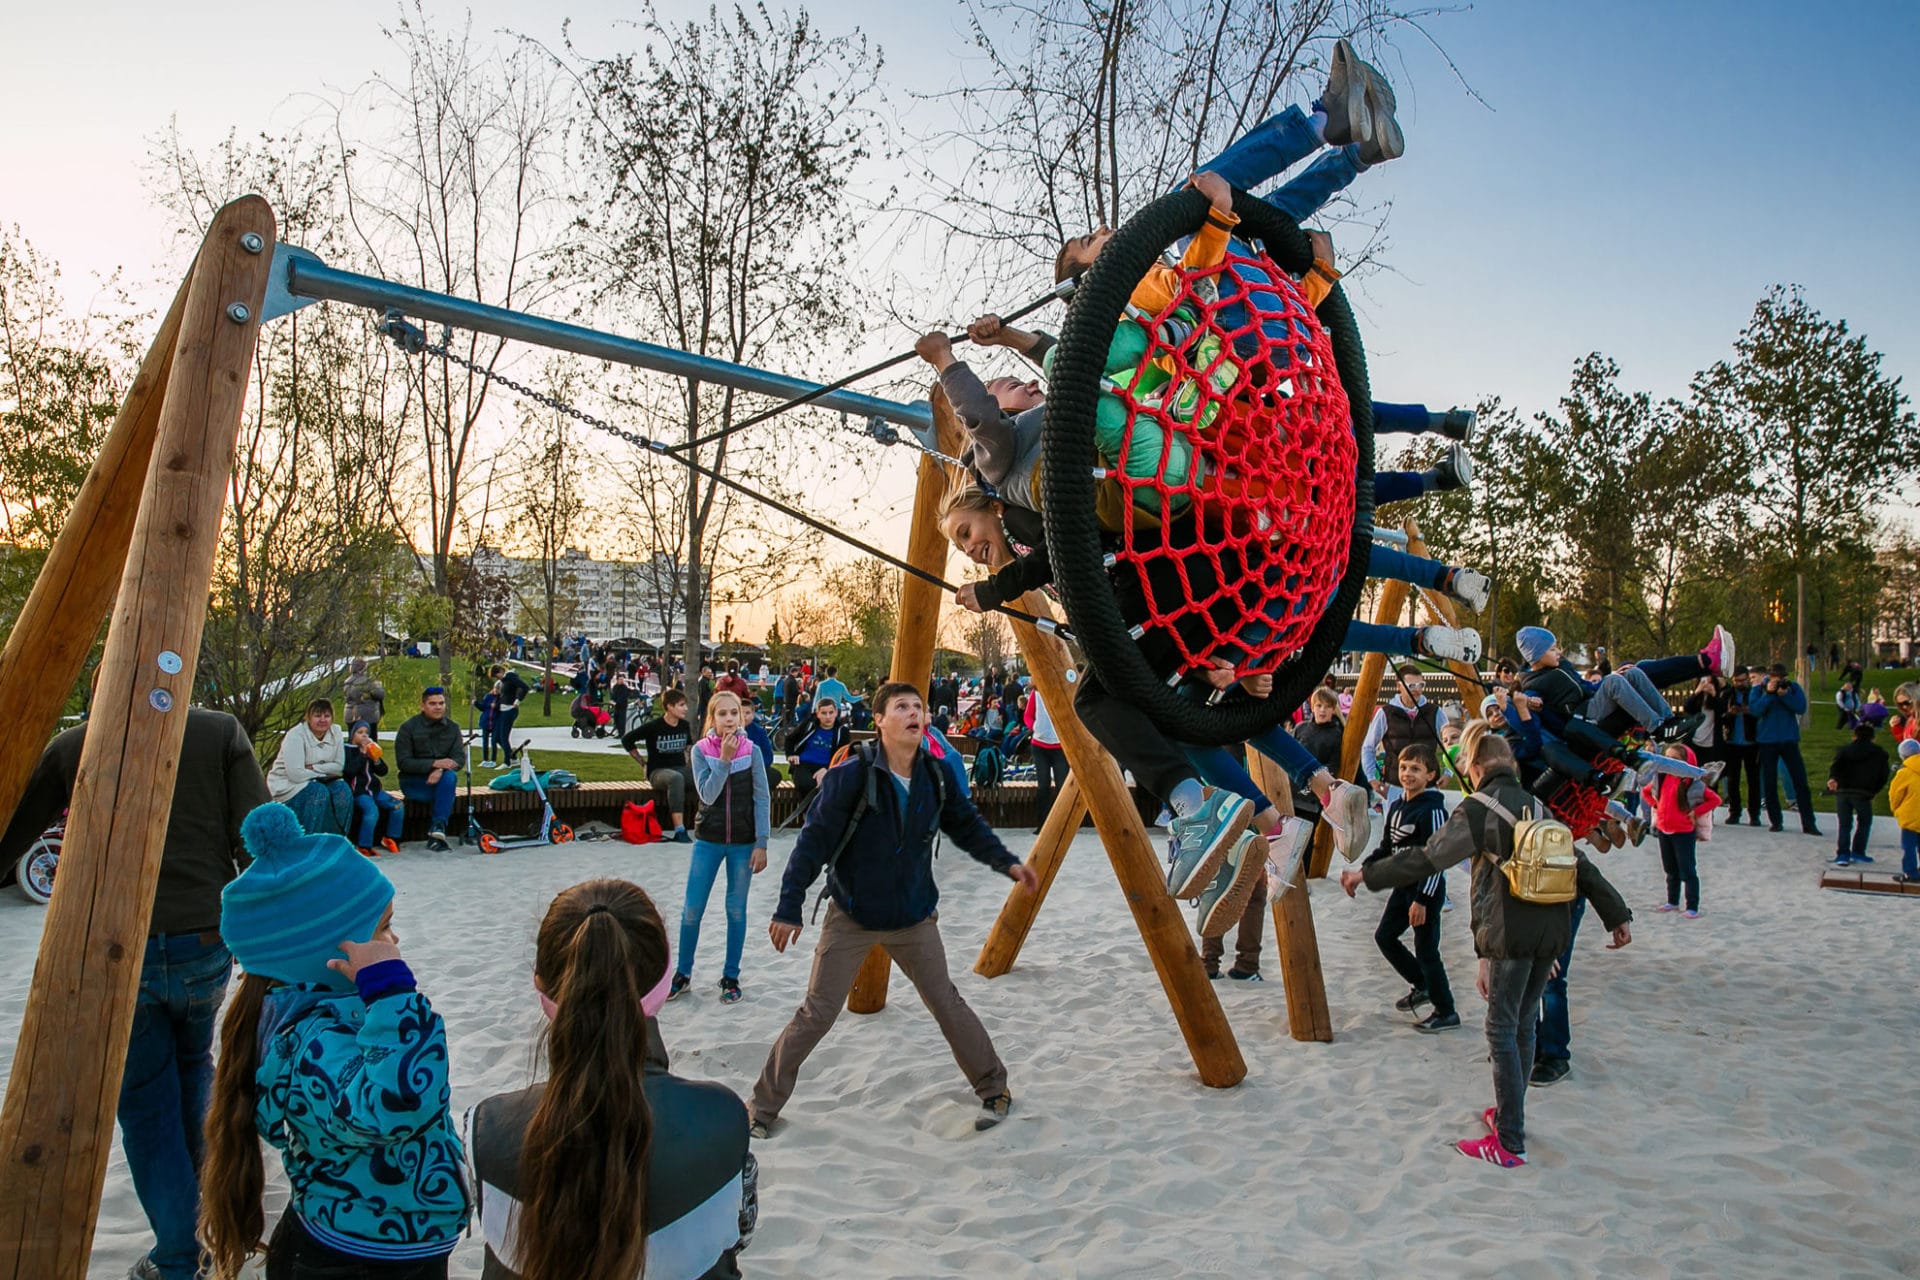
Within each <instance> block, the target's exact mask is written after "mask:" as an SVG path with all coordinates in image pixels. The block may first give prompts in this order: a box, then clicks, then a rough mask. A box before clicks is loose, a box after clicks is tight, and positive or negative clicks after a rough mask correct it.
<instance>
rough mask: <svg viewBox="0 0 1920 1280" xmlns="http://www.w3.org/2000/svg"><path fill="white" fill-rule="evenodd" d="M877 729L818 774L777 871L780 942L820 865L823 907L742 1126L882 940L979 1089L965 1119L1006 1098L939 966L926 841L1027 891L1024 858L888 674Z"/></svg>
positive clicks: (775, 928)
mask: <svg viewBox="0 0 1920 1280" xmlns="http://www.w3.org/2000/svg"><path fill="white" fill-rule="evenodd" d="M874 709H875V712H876V714H877V716H878V719H877V721H876V725H877V727H878V729H879V735H880V736H879V740H878V741H877V742H875V743H874V744H873V745H872V747H871V748H868V747H866V746H865V745H864V744H863V746H862V749H861V750H859V751H856V752H855V753H854V754H853V755H852V756H851V757H849V758H848V759H847V760H846V761H845V762H844V763H842V764H840V765H838V766H836V767H834V768H832V769H829V770H828V771H827V773H826V774H825V776H824V777H823V778H822V779H821V781H820V796H819V798H818V800H817V801H816V802H815V804H814V806H813V808H812V810H811V811H810V812H809V813H808V815H807V820H806V825H805V826H804V827H802V828H801V831H800V840H799V843H798V844H796V845H795V846H794V850H793V855H792V856H791V857H790V858H789V859H788V861H787V870H786V875H785V876H784V877H783V878H782V880H781V885H780V904H779V906H777V907H775V908H774V912H773V921H772V923H771V924H770V925H769V926H768V929H767V933H768V936H769V937H770V938H771V939H772V941H773V948H774V950H776V951H785V950H786V949H787V946H788V944H789V943H791V942H793V941H794V940H795V939H796V938H798V937H799V936H800V931H801V929H802V927H803V925H802V921H803V919H804V915H803V913H804V910H805V906H806V896H807V890H808V889H809V888H810V887H812V885H813V882H814V881H815V880H817V879H818V878H819V876H820V873H821V871H822V870H825V871H826V873H827V896H829V897H830V898H831V899H832V901H831V903H830V904H829V905H828V907H827V916H826V921H825V922H824V923H823V924H822V925H821V927H820V941H819V942H818V943H817V944H816V945H815V947H814V954H813V972H812V976H811V977H810V978H809V980H808V983H807V994H806V999H805V1000H803V1001H802V1002H801V1004H800V1008H799V1009H798V1010H796V1011H795V1012H794V1015H793V1019H792V1020H791V1021H790V1022H788V1023H787V1026H786V1029H785V1030H784V1031H782V1032H781V1033H780V1037H779V1039H777V1040H776V1041H774V1045H773V1051H772V1052H771V1053H769V1054H768V1055H767V1065H766V1067H765V1068H764V1069H763V1070H762V1071H761V1073H760V1079H759V1081H758V1082H757V1083H756V1084H755V1085H754V1088H753V1105H752V1110H753V1129H752V1132H753V1135H754V1137H756V1138H765V1137H767V1136H769V1134H770V1132H771V1130H772V1126H773V1122H774V1120H775V1119H776V1118H777V1117H778V1116H779V1114H780V1109H781V1108H782V1107H784V1106H785V1105H786V1102H787V1099H788V1097H789V1096H791V1095H792V1093H793V1087H794V1084H795V1083H796V1081H797V1080H798V1079H799V1075H800V1066H801V1064H802V1063H803V1062H805V1061H806V1059H807V1055H808V1054H810V1053H812V1052H813V1047H814V1046H815V1045H817V1044H819V1043H820V1040H821V1038H822V1037H823V1036H825V1035H826V1034H827V1031H828V1030H829V1029H830V1028H831V1027H832V1026H833V1023H834V1020H835V1019H836V1018H838V1017H839V1016H840V1010H841V1009H842V1008H843V1007H844V1006H845V1005H846V1003H847V996H848V994H849V993H850V992H851V991H852V990H853V980H854V977H855V975H857V974H858V973H859V971H860V966H861V963H862V962H863V961H864V960H865V959H866V956H867V953H868V952H869V951H870V950H872V949H873V948H874V947H876V946H878V947H883V948H885V949H886V951H887V953H888V955H890V956H891V957H892V958H893V961H894V963H896V964H898V965H899V966H900V969H901V972H903V973H905V974H906V975H907V980H908V981H909V982H911V983H913V985H914V987H915V988H916V989H917V990H918V991H919V993H920V998H921V999H922V1000H923V1001H925V1002H926V1006H927V1009H928V1011H929V1012H930V1013H932V1014H933V1017H934V1021H935V1022H937V1023H939V1024H940V1030H941V1033H942V1034H943V1035H945V1036H946V1038H947V1044H948V1046H949V1047H951V1048H952V1050H953V1056H954V1059H955V1060H956V1061H957V1062H958V1063H959V1064H960V1069H961V1070H962V1071H963V1072H965V1073H966V1076H967V1080H968V1082H969V1083H970V1084H971V1085H972V1086H973V1091H974V1093H976V1094H977V1095H978V1096H979V1098H980V1101H981V1113H980V1115H979V1116H977V1117H976V1118H975V1120H974V1127H975V1128H976V1129H988V1128H991V1127H993V1126H994V1125H996V1124H998V1123H1000V1121H1001V1120H1003V1119H1005V1118H1006V1115H1007V1112H1008V1110H1009V1109H1011V1107H1012V1105H1013V1095H1012V1094H1011V1093H1009V1092H1008V1091H1007V1069H1006V1067H1005V1066H1004V1065H1003V1064H1002V1063H1001V1061H1000V1056H999V1055H998V1054H997V1053H995V1052H994V1048H993V1042H992V1040H990V1039H989V1038H988V1036H987V1031H986V1028H985V1027H983V1026H981V1025H980V1019H979V1017H978V1016H977V1015H976V1014H975V1013H974V1012H973V1010H972V1009H971V1008H970V1007H968V1005H967V1002H966V1001H965V1000H963V999H961V998H960V992H959V990H958V989H957V988H956V987H955V986H954V985H953V979H952V977H951V976H950V975H949V973H948V971H947V955H946V949H945V947H944V945H943V944H942V943H941V940H940V928H939V924H938V919H937V916H936V914H935V908H936V907H937V906H938V904H939V901H940V891H939V888H938V887H937V886H936V885H935V884H934V880H933V855H934V843H935V841H936V840H937V839H938V838H939V835H940V833H941V832H943V831H944V832H945V833H946V834H947V835H950V836H952V837H953V840H954V843H955V844H957V845H959V846H960V847H961V848H962V849H965V850H966V851H967V852H968V853H970V854H972V855H973V856H974V858H975V859H976V860H978V861H980V862H983V863H985V864H986V865H987V866H989V867H992V868H993V869H994V870H996V871H999V872H1001V873H1002V874H1004V875H1006V876H1007V877H1008V878H1010V879H1012V880H1015V881H1018V882H1019V883H1020V884H1022V885H1024V886H1025V887H1026V888H1027V889H1028V890H1029V891H1031V890H1032V889H1033V888H1034V887H1035V886H1036V885H1037V884H1038V878H1037V877H1036V876H1035V874H1034V872H1033V869H1032V868H1031V867H1028V866H1026V865H1025V864H1024V863H1022V862H1020V861H1019V860H1018V859H1016V858H1015V857H1014V856H1013V855H1012V854H1011V853H1009V852H1007V847H1006V846H1005V845H1004V844H1002V843H1001V842H1000V837H998V836H996V835H995V834H994V833H993V828H992V827H989V826H988V825H987V823H986V820H985V819H983V818H982V817H981V816H980V813H979V811H978V810H976V809H975V808H974V807H973V804H972V802H971V801H969V800H968V799H967V797H966V796H965V795H964V794H962V793H961V791H960V789H959V788H958V787H956V786H954V785H953V784H952V782H951V780H950V779H949V778H947V777H946V776H945V775H944V773H943V770H944V768H945V766H944V765H942V764H941V763H940V762H938V761H936V760H934V759H932V758H931V757H929V756H928V755H927V754H926V752H925V751H924V750H922V748H921V743H922V740H923V738H924V735H925V733H926V720H927V710H926V705H925V703H924V702H923V701H922V699H921V697H920V691H919V690H918V689H916V688H914V687H913V686H912V685H910V684H903V683H898V682H890V683H888V684H884V685H882V686H881V687H880V691H879V692H878V693H877V694H876V695H875V696H874Z"/></svg>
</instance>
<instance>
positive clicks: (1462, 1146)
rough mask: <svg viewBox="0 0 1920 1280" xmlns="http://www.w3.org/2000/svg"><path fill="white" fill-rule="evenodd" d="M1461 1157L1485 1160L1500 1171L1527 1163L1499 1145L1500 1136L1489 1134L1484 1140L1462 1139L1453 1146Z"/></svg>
mask: <svg viewBox="0 0 1920 1280" xmlns="http://www.w3.org/2000/svg"><path fill="white" fill-rule="evenodd" d="M1453 1145H1454V1147H1455V1149H1457V1150H1458V1151H1459V1152H1460V1154H1461V1155H1463V1156H1472V1157H1473V1158H1474V1159H1475V1160H1485V1161H1486V1162H1487V1163H1488V1164H1495V1165H1499V1166H1500V1167H1501V1168H1502V1169H1518V1168H1519V1167H1520V1166H1521V1165H1523V1164H1525V1163H1526V1162H1527V1158H1526V1157H1525V1156H1523V1155H1515V1154H1514V1153H1513V1152H1511V1151H1509V1150H1507V1149H1506V1148H1505V1147H1503V1146H1501V1145H1500V1135H1499V1134H1497V1133H1490V1134H1488V1135H1487V1136H1486V1137H1484V1138H1462V1139H1460V1141H1458V1142H1456V1143H1454V1144H1453Z"/></svg>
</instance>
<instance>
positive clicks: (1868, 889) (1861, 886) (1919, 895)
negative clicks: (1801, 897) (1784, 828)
mask: <svg viewBox="0 0 1920 1280" xmlns="http://www.w3.org/2000/svg"><path fill="white" fill-rule="evenodd" d="M1820 887H1821V888H1822V889H1838V890H1840V891H1841V892H1842V893H1877V894H1883V895H1885V896H1887V897H1911V898H1915V899H1920V884H1903V883H1901V882H1900V881H1898V880H1895V879H1894V878H1893V873H1892V872H1890V871H1882V872H1874V871H1841V870H1838V869H1835V870H1833V871H1827V872H1823V873H1821V876H1820Z"/></svg>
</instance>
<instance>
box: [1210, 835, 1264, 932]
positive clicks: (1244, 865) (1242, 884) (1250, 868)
mask: <svg viewBox="0 0 1920 1280" xmlns="http://www.w3.org/2000/svg"><path fill="white" fill-rule="evenodd" d="M1266 868H1267V842H1266V840H1265V839H1264V838H1262V837H1260V836H1255V837H1254V838H1253V841H1252V842H1251V843H1250V844H1248V845H1247V849H1246V852H1245V853H1243V854H1241V855H1240V867H1239V869H1238V870H1237V871H1236V872H1235V873H1234V877H1233V883H1232V884H1229V885H1228V886H1227V891H1226V892H1225V893H1223V894H1221V895H1220V898H1219V900H1218V901H1217V902H1215V903H1214V904H1213V909H1212V910H1210V911H1208V912H1207V914H1206V918H1205V919H1203V920H1201V921H1200V936H1201V937H1203V938H1218V937H1220V936H1221V935H1222V934H1224V933H1226V931H1227V930H1228V929H1231V928H1232V927H1233V926H1234V925H1236V924H1238V923H1239V922H1240V917H1241V916H1243V915H1245V914H1246V913H1247V903H1249V902H1251V901H1252V900H1253V889H1254V886H1255V885H1257V884H1259V883H1260V877H1261V876H1262V875H1264V874H1265V873H1266Z"/></svg>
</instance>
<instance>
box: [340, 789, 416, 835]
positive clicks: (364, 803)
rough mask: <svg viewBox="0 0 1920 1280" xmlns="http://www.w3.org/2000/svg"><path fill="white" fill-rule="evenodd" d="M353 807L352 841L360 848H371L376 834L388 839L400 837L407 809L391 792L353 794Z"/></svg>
mask: <svg viewBox="0 0 1920 1280" xmlns="http://www.w3.org/2000/svg"><path fill="white" fill-rule="evenodd" d="M353 807H354V813H355V818H354V823H353V842H354V844H356V845H358V846H359V847H360V848H362V849H370V848H372V847H373V841H374V837H375V835H376V834H377V835H383V836H385V837H386V838H387V839H389V840H398V839H399V838H400V827H401V824H402V823H404V822H405V821H406V818H407V811H406V809H405V808H404V807H403V806H402V805H401V804H400V802H399V801H398V800H395V799H394V798H393V794H392V793H391V792H387V791H375V792H371V793H369V794H367V795H364V796H355V797H354V798H353ZM383 818H384V819H385V821H384V822H383V821H382V819H383Z"/></svg>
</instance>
